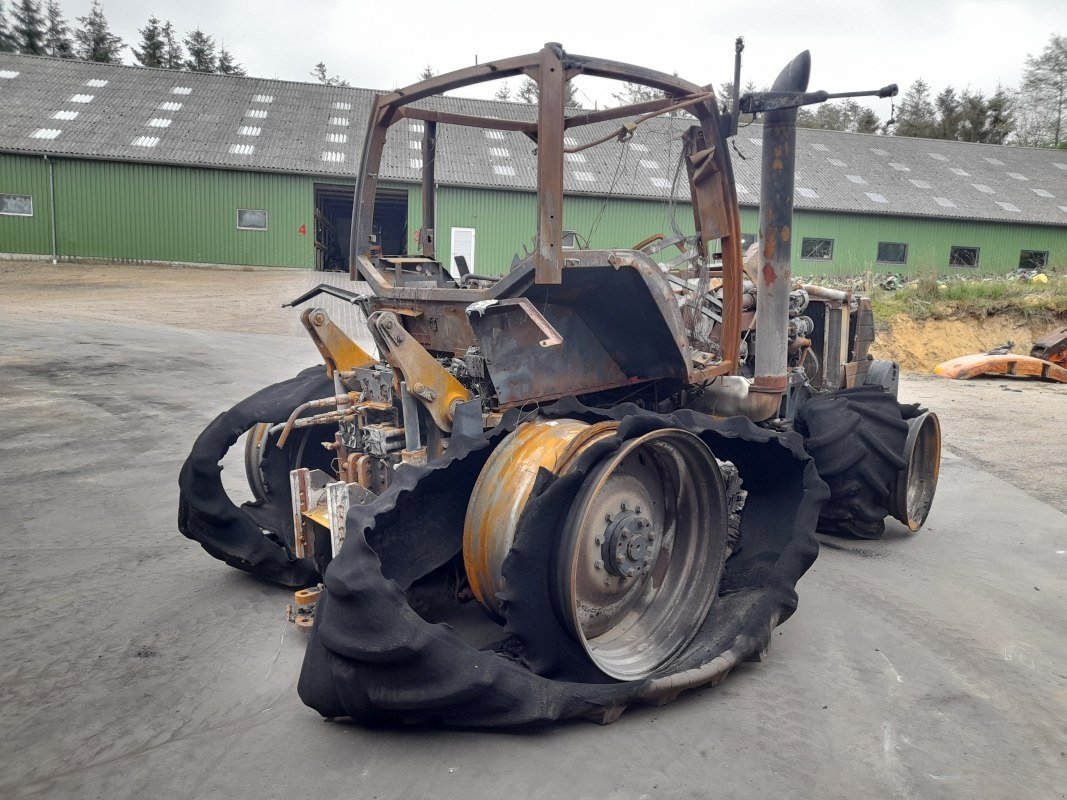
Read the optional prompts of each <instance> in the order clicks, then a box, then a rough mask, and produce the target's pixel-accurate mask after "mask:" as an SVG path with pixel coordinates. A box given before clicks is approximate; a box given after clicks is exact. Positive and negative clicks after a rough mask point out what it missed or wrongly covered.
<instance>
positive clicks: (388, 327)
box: [382, 319, 393, 331]
mask: <svg viewBox="0 0 1067 800" xmlns="http://www.w3.org/2000/svg"><path fill="white" fill-rule="evenodd" d="M382 327H383V328H385V329H386V330H387V331H388V330H392V328H393V321H392V320H391V319H387V320H385V322H383V323H382Z"/></svg>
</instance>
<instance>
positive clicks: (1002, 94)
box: [986, 84, 1015, 144]
mask: <svg viewBox="0 0 1067 800" xmlns="http://www.w3.org/2000/svg"><path fill="white" fill-rule="evenodd" d="M1012 94H1013V93H1012V91H1011V90H1010V89H1005V88H1004V87H1003V86H1001V85H1000V84H997V90H996V91H995V92H994V93H993V96H992V97H990V98H989V102H988V103H987V104H986V105H987V107H988V111H989V117H988V120H987V123H986V125H987V128H988V131H989V132H988V134H987V135H986V142H988V143H989V144H1004V142H1005V141H1006V140H1007V138H1008V137H1009V136H1011V135H1012V133H1014V132H1015V100H1014V99H1013V97H1012Z"/></svg>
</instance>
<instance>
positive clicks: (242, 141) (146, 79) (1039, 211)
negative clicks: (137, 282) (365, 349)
mask: <svg viewBox="0 0 1067 800" xmlns="http://www.w3.org/2000/svg"><path fill="white" fill-rule="evenodd" d="M373 95H374V92H373V91H371V90H369V89H356V88H344V87H333V86H322V85H320V84H309V83H295V82H290V81H280V80H270V79H263V78H234V77H227V76H221V75H208V74H201V73H191V72H179V71H172V70H156V69H145V68H142V67H130V66H122V65H109V64H96V63H91V62H84V61H70V60H58V59H51V58H42V57H36V56H22V55H14V54H0V108H3V109H4V113H3V115H2V117H0V151H8V152H25V153H35V154H39V153H43V154H49V155H60V156H62V155H65V156H72V157H84V158H103V159H109V160H122V161H146V162H153V163H170V164H181V165H189V166H202V167H214V168H237V169H253V170H261V171H267V172H289V173H299V174H311V175H321V176H331V175H333V176H338V177H346V178H354V177H356V174H357V170H358V167H359V161H360V151H361V148H362V144H363V136H364V134H365V131H366V125H367V112H368V108H369V105H370V101H371V98H372V97H373ZM427 103H429V104H432V106H433V107H435V108H440V109H443V110H448V111H455V112H461V113H466V114H474V115H479V116H490V117H502V118H507V119H527V120H532V119H533V118H534V109H533V108H532V107H530V106H527V105H525V104H522V103H506V102H499V101H494V100H475V99H468V98H459V97H443V98H436V99H434V100H433V101H427ZM687 120H688V117H685V118H672V117H660V118H656V119H653V120H650V121H649V122H647V123H645V124H644V125H642V126H640V127H639V128H638V129H637V131H636V133H635V135H634V137H633V139H632V140H631V141H630V142H629V143H628V144H627V145H625V146H623V145H620V144H618V143H614V142H613V143H609V144H606V145H602V146H599V147H594V148H591V149H589V150H586V151H584V152H582V153H576V154H573V155H569V156H568V157H567V160H566V163H565V170H564V187H565V189H566V191H568V192H571V193H582V194H606V193H609V192H610V193H611V194H614V195H619V196H631V197H650V198H666V197H667V196H668V194H669V191H670V187H671V185H672V181H673V179H674V176H675V171H676V168H677V165H678V153H679V148H680V136H681V134H682V132H683V131H684V130H685V128H686V127H687V126H688V122H687ZM614 127H615V125H614V124H612V123H605V124H602V125H598V126H589V127H586V128H581V129H576V130H574V131H572V132H570V133H569V134H568V137H569V141H568V144H573V143H578V142H584V141H589V140H591V139H593V138H595V137H597V136H600V135H603V134H604V133H607V132H609V131H610V130H612V129H613V128H614ZM421 133H422V131H421V124H420V123H418V122H414V121H405V122H402V123H400V124H398V125H396V126H394V128H393V129H392V132H391V135H390V140H389V144H388V147H387V148H386V152H385V156H384V158H383V165H382V177H383V178H386V179H391V180H400V181H417V180H418V179H419V169H420V167H421ZM761 135H762V128H761V127H760V126H759V125H751V126H748V127H746V128H743V129H742V130H741V131H740V132H739V134H738V136H737V137H736V138H735V139H734V140H733V142H732V144H731V149H732V151H733V161H734V171H735V174H736V178H737V188H738V199H739V200H740V202H741V204H742V205H755V204H756V203H757V201H758V197H759V178H760V156H761V153H760V148H761V146H762V145H761ZM437 162H438V163H437V179H438V181H439V182H440V183H442V184H448V185H457V186H483V187H498V188H504V189H533V188H534V187H535V185H536V174H537V173H536V156H535V152H534V146H533V143H532V142H531V141H530V140H529V139H528V138H527V137H526V136H524V135H523V134H521V133H514V132H497V131H483V130H479V129H474V128H463V127H457V126H444V127H442V128H440V129H439V137H438V157H437ZM679 184H680V185H679V187H678V188H679V191H678V194H679V196H685V195H687V192H688V190H687V186H686V182H685V179H684V175H683V176H681V179H680V181H679ZM796 185H797V192H796V206H797V208H801V209H812V210H826V211H844V212H852V213H856V212H858V213H867V214H891V215H907V216H931V217H939V218H956V219H974V220H1002V221H1008V222H1024V223H1039V224H1053V225H1067V153H1064V152H1063V151H1057V150H1042V149H1033V148H1021V147H1001V146H995V145H976V144H965V143H960V142H943V141H934V140H926V139H911V138H903V137H900V138H898V137H893V136H873V135H867V134H853V133H842V132H837V131H820V130H808V129H801V130H800V131H799V132H798V137H797V180H796Z"/></svg>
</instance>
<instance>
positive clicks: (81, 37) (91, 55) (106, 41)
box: [74, 0, 126, 64]
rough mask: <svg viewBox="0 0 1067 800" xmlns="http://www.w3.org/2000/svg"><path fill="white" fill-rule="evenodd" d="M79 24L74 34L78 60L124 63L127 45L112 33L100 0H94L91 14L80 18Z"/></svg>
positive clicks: (90, 10)
mask: <svg viewBox="0 0 1067 800" xmlns="http://www.w3.org/2000/svg"><path fill="white" fill-rule="evenodd" d="M78 23H79V24H80V25H81V27H80V28H78V29H77V30H76V31H75V32H74V39H75V40H76V41H77V43H78V44H77V48H76V53H77V56H78V58H80V59H82V60H83V61H99V62H101V63H104V64H121V63H122V55H121V54H122V48H123V47H125V46H126V45H125V44H123V42H122V39H120V38H119V37H118V36H116V35H115V34H113V33H112V32H111V29H110V28H109V27H108V24H107V18H106V17H105V16H104V10H103V9H102V8H101V7H100V2H99V0H93V5H92V8H90V9H89V13H88V14H87V15H86V16H84V17H78Z"/></svg>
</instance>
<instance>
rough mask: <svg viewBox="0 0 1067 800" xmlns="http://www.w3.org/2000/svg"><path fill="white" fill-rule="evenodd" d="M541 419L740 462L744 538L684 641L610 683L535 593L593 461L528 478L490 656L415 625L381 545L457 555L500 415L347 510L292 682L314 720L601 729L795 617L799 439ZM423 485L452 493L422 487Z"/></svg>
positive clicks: (632, 419)
mask: <svg viewBox="0 0 1067 800" xmlns="http://www.w3.org/2000/svg"><path fill="white" fill-rule="evenodd" d="M542 412H543V413H545V414H546V415H548V416H558V417H571V418H579V419H585V420H588V421H600V420H604V419H609V418H610V419H617V420H620V422H621V424H620V427H619V434H618V438H617V439H616V440H615V441H614V443H610V442H609V443H607V444H606V445H605V447H606V448H607V449H606V450H605V451H604V452H609V451H610V450H611V449H612V448H615V447H618V446H619V445H620V444H621V442H622V441H625V440H627V439H629V438H631V437H634V436H638V435H641V434H642V433H644V432H646V431H648V430H652V429H654V428H657V427H676V428H683V429H685V430H689V431H691V432H693V433H695V434H696V435H698V436H699V437H700V438H701V439H703V440H705V441H706V442H707V443H708V444H709V446H710V447H711V448H712V452H714V453H715V454H716V456H718V457H719V458H721V459H729V460H731V461H733V462H734V463H735V464H737V466H738V469H739V470H740V472H741V475H742V478H743V479H744V481H745V488H746V489H747V490H748V492H749V496H748V502H747V504H746V507H745V511H744V514H743V515H742V520H741V537H740V540H739V543H738V546H737V547H736V549H735V550H734V552H733V554H732V556H731V557H730V558H729V559H728V560H727V561H726V565H725V569H724V573H723V578H722V582H721V584H720V589H719V594H718V596H717V598H716V599H715V601H714V603H713V604H712V608H711V611H710V612H709V613H708V614H707V616H706V617H705V618H704V621H703V623H702V626H701V628H700V630H699V632H698V633H697V635H696V637H695V638H694V639H693V641H692V642H691V643H690V644H689V645H688V646H687V647H686V648H685V650H684V651H683V652H682V653H681V654H680V655H679V656H678V657H677V658H675V659H674V660H673V661H672V662H671V663H670V664H669V665H667V666H666V667H664V668H662V669H661V670H660V671H659V672H657V673H655V674H653V675H652V676H651V677H650V678H646V679H643V680H636V681H624V682H617V681H612V680H611V679H609V678H606V676H604V675H603V674H602V673H600V672H599V670H596V668H595V667H593V665H592V664H591V663H590V662H589V661H588V658H587V657H586V656H585V654H584V653H583V652H581V647H580V645H579V644H578V643H577V642H575V641H574V640H573V639H572V638H571V636H570V635H569V634H568V633H567V632H566V630H565V627H564V623H563V622H561V619H560V616H559V614H558V613H557V611H556V609H554V608H553V606H552V600H551V597H550V593H549V592H548V591H547V590H546V588H545V587H547V586H548V578H549V576H550V575H552V574H553V572H552V571H553V570H554V569H555V568H556V565H555V563H554V557H553V555H552V554H553V553H554V551H555V549H556V548H555V546H554V544H555V540H556V536H557V535H558V531H559V529H560V525H561V524H562V521H563V520H562V516H561V515H564V516H565V514H566V512H567V509H568V507H569V504H570V501H571V500H572V499H573V497H574V496H575V494H576V493H577V491H578V488H579V486H580V485H581V480H582V477H583V471H584V470H588V469H589V468H591V467H592V466H593V463H594V462H595V458H594V457H593V456H592V454H591V455H590V460H589V462H588V463H585V464H580V465H578V468H577V469H576V470H575V471H574V472H572V473H570V474H568V475H567V476H566V477H564V478H557V477H556V476H554V475H553V474H552V473H550V472H547V471H542V473H541V474H540V475H539V479H538V481H537V484H536V486H535V488H534V491H533V494H532V496H531V501H530V503H529V505H528V506H527V509H526V511H525V512H524V514H523V518H522V522H521V523H520V526H519V530H518V532H517V535H516V541H515V546H514V548H513V550H512V552H511V554H510V555H509V556H508V558H507V559H506V561H505V563H504V568H503V569H504V575H505V579H506V581H507V591H506V593H505V594H506V596H505V597H504V598H503V601H504V608H505V616H506V619H507V623H506V627H505V628H504V630H503V634H504V638H503V639H502V640H501V641H500V642H499V643H498V644H497V645H496V646H494V647H493V648H490V649H478V648H476V647H475V646H473V645H472V644H470V643H469V642H468V641H467V640H465V639H464V638H463V637H462V636H461V635H460V633H459V632H458V631H457V630H456V629H454V628H452V627H450V626H447V625H434V624H431V623H429V622H427V621H425V620H423V619H422V618H421V617H420V616H419V615H418V614H417V613H415V611H414V610H413V609H412V607H411V606H410V605H409V603H408V595H407V594H406V593H405V589H406V588H407V587H409V586H410V585H411V582H412V580H413V574H412V573H410V572H409V573H408V574H406V575H403V576H401V574H400V572H401V571H402V568H403V565H404V562H405V559H401V558H398V557H397V556H396V555H394V552H393V551H394V548H393V547H391V546H390V545H389V543H390V542H395V541H400V542H404V541H409V540H410V541H421V542H424V543H428V542H437V543H440V544H441V545H442V547H441V548H440V552H439V553H438V556H437V557H436V558H435V561H440V560H441V558H443V557H445V556H446V555H449V556H451V558H455V557H456V556H457V555H458V554H459V552H460V547H461V544H462V521H463V515H464V511H465V507H466V502H467V498H468V497H469V490H470V489H471V488H473V483H474V481H475V480H476V479H477V475H478V473H479V472H480V469H481V465H482V464H484V463H485V461H486V460H487V459H488V456H489V453H490V452H492V449H493V448H494V447H495V446H496V445H497V444H499V442H500V440H501V439H503V437H504V436H505V435H506V434H507V433H508V432H510V431H511V430H513V429H514V428H515V427H516V425H517V424H518V421H519V418H518V415H517V414H516V413H514V412H511V413H509V414H508V415H506V417H505V420H504V422H503V423H502V424H501V425H500V426H498V427H497V428H495V429H493V430H492V431H487V432H485V433H484V434H481V435H479V436H474V437H466V436H458V435H457V436H453V437H452V439H451V440H450V442H449V447H448V450H447V451H446V453H445V455H444V456H442V457H441V458H439V459H436V460H435V461H433V462H431V463H430V464H427V465H426V466H423V467H414V466H409V467H407V468H402V469H400V470H398V471H397V474H396V478H395V480H394V483H393V485H392V486H391V487H390V488H389V490H387V491H386V492H384V493H383V494H382V495H381V496H380V497H379V498H378V499H377V500H376V501H374V502H372V503H370V504H368V505H366V506H360V507H354V508H353V509H352V510H351V511H350V513H349V517H348V521H347V530H348V536H347V538H346V540H345V543H344V546H343V547H342V549H341V552H340V553H339V554H338V556H337V557H336V558H335V559H334V560H333V561H332V562H331V564H330V566H329V568H328V569H327V570H326V574H325V576H324V587H325V588H324V591H323V593H322V595H321V596H320V600H319V606H318V610H317V612H316V615H315V626H314V628H313V630H312V633H311V639H310V641H309V644H308V649H307V652H306V654H305V658H304V666H303V669H302V672H301V675H300V681H299V685H298V689H299V693H300V697H301V699H303V701H304V702H305V703H307V704H308V705H309V706H311V707H312V708H314V709H316V710H317V711H319V713H321V714H322V715H323V716H325V717H350V718H352V719H354V720H356V721H358V722H361V723H375V724H381V723H429V722H432V723H443V724H448V725H457V726H477V727H499V726H516V725H531V724H539V723H547V722H551V721H554V720H560V719H566V718H572V717H584V718H587V719H592V720H594V721H597V722H602V723H603V722H610V721H612V720H613V719H615V718H616V717H617V716H618V715H619V714H620V713H621V712H622V711H623V710H624V709H625V708H626V707H627V706H629V705H631V704H633V703H637V702H648V703H657V704H659V703H663V702H667V701H668V700H672V699H674V698H675V697H677V696H678V695H679V694H680V693H681V692H682V691H684V690H685V689H686V688H689V685H688V684H686V682H685V680H684V679H683V678H682V677H681V676H682V673H686V671H687V670H699V673H698V674H699V675H700V676H701V685H713V684H715V683H718V682H719V681H720V680H722V679H723V678H724V677H725V676H726V674H727V673H728V672H729V671H730V670H731V669H732V668H733V667H734V666H736V665H737V664H739V663H741V662H743V661H745V660H759V659H761V658H762V656H763V654H764V653H765V651H766V649H767V647H768V645H769V642H770V638H771V631H772V630H773V628H774V627H775V626H776V625H777V624H779V623H781V622H782V621H784V620H785V619H787V618H788V617H789V616H790V615H791V614H792V613H793V611H794V610H795V609H796V605H797V595H796V591H795V587H796V583H797V581H798V580H799V579H800V577H801V576H802V575H803V574H804V572H805V571H806V570H807V569H808V567H809V566H810V565H811V563H812V562H813V561H814V560H815V557H816V555H817V553H818V545H817V542H816V541H815V538H814V531H815V524H816V520H817V517H818V509H819V507H820V505H821V504H822V502H823V500H824V499H825V498H826V496H827V489H826V486H825V484H824V483H823V482H822V481H821V480H820V479H819V477H818V474H817V472H816V470H815V465H814V463H813V462H812V460H811V459H810V457H809V456H808V455H807V453H805V451H804V449H803V445H802V442H801V439H800V437H799V436H798V435H796V434H793V433H778V432H774V431H770V430H766V429H763V428H758V427H756V426H755V425H753V424H752V423H750V422H749V421H748V420H745V419H740V418H735V419H730V420H725V421H722V420H714V419H712V418H711V417H707V416H704V415H701V414H696V413H693V412H690V411H682V412H678V413H676V414H672V415H669V416H664V415H659V414H653V413H650V412H647V411H643V410H641V409H639V408H637V407H636V406H633V405H625V406H619V407H616V408H614V409H611V410H610V411H607V412H605V411H598V410H595V409H591V408H587V407H585V406H582V405H581V404H579V403H577V402H576V401H574V400H570V401H561V402H560V403H557V404H555V405H554V406H552V407H549V408H547V409H542ZM468 484H469V486H468ZM436 485H441V486H449V487H451V492H435V491H432V490H430V489H431V487H433V486H436ZM415 518H417V520H418V523H417V524H416V523H415V522H413V519H415ZM413 535H417V538H413ZM444 545H448V547H445V546H444ZM449 548H451V549H449ZM409 552H410V551H409ZM430 566H431V564H430V563H426V564H425V565H424V567H423V568H422V569H420V570H419V572H424V571H425V569H426V568H428V567H430ZM688 674H693V673H688Z"/></svg>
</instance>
